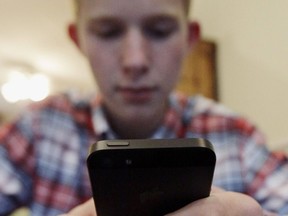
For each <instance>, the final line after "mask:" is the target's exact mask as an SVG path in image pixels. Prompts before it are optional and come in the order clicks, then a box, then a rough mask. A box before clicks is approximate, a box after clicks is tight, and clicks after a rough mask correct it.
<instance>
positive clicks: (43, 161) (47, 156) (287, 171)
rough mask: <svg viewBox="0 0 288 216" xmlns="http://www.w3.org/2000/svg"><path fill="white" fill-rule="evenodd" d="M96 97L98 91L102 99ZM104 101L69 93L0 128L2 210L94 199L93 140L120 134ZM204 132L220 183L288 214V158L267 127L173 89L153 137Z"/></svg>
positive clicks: (62, 206)
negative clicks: (265, 132)
mask: <svg viewBox="0 0 288 216" xmlns="http://www.w3.org/2000/svg"><path fill="white" fill-rule="evenodd" d="M94 98H95V97H94ZM116 137H117V136H116V135H115V134H114V133H113V131H111V129H110V127H109V125H108V123H107V121H106V119H105V117H104V115H103V111H102V108H101V100H99V99H94V101H92V102H91V101H89V102H85V101H80V100H79V101H76V100H75V99H71V97H68V96H67V95H62V96H57V97H51V98H50V99H48V100H46V101H44V102H42V103H40V104H36V105H33V106H32V107H31V109H29V110H28V111H26V112H25V113H23V115H21V117H20V118H19V119H18V120H17V121H15V122H14V123H12V124H9V125H7V126H5V127H3V128H2V129H1V131H0V206H1V207H0V215H7V214H9V213H10V212H12V211H13V210H14V209H16V208H18V207H20V206H27V207H29V208H30V210H31V215H37V216H39V215H41V216H43V215H53V216H54V215H57V214H60V213H63V212H67V211H68V210H69V209H71V208H72V207H74V206H75V205H77V204H79V203H81V202H83V201H85V200H87V199H88V198H90V197H91V188H90V183H89V178H88V174H87V170H86V157H87V151H88V148H89V146H90V144H92V143H94V142H96V141H97V140H99V139H103V138H109V139H113V138H116ZM180 137H181V138H183V137H202V138H206V139H208V140H210V141H211V142H212V144H213V145H214V148H215V151H216V155H217V166H216V170H215V175H214V185H216V186H219V187H222V188H224V189H226V190H233V191H237V192H243V193H246V194H249V195H250V196H252V197H254V198H255V199H256V200H258V201H259V203H261V205H262V206H263V208H265V209H268V210H271V211H274V212H278V213H279V214H284V213H286V214H287V213H288V162H287V158H286V157H285V156H284V155H283V154H280V153H278V154H276V153H270V152H268V151H267V149H266V147H265V145H264V143H265V140H264V139H263V136H262V135H261V134H260V133H259V131H258V130H257V129H256V128H255V127H254V126H253V125H252V124H251V123H249V122H248V121H246V120H245V119H244V118H242V117H239V116H237V115H236V114H235V113H233V112H231V111H229V110H228V109H227V108H225V107H224V106H222V105H220V104H217V103H215V102H213V101H211V100H208V99H205V98H203V97H200V96H197V97H192V98H186V97H184V96H180V95H176V94H173V95H171V97H170V107H169V109H168V111H167V113H166V117H165V120H164V122H163V125H162V126H161V127H160V128H159V129H158V130H157V131H156V132H155V134H154V135H153V137H152V138H180Z"/></svg>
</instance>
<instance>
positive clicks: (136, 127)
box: [105, 106, 167, 139]
mask: <svg viewBox="0 0 288 216" xmlns="http://www.w3.org/2000/svg"><path fill="white" fill-rule="evenodd" d="M166 109H167V106H165V107H162V109H161V110H159V111H158V112H155V113H152V114H151V115H149V117H147V116H146V117H145V118H140V119H139V118H135V117H134V118H123V117H121V116H115V115H112V114H111V113H109V111H107V110H105V112H106V115H107V118H108V122H109V124H110V126H111V128H112V130H113V131H114V132H115V133H116V134H117V135H118V136H119V138H120V139H146V138H149V137H151V136H152V135H153V134H154V133H155V131H156V130H157V129H158V128H159V127H160V126H161V124H162V123H163V119H164V116H165V111H166Z"/></svg>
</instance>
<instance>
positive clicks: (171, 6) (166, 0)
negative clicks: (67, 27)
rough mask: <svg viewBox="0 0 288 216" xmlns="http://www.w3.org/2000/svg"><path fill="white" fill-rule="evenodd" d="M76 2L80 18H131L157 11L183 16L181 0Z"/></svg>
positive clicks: (99, 0)
mask: <svg viewBox="0 0 288 216" xmlns="http://www.w3.org/2000/svg"><path fill="white" fill-rule="evenodd" d="M78 3H79V4H80V5H79V16H80V17H82V18H83V17H86V18H97V17H101V16H121V17H122V18H124V17H127V18H128V19H133V17H135V18H136V17H139V16H143V15H144V16H145V15H154V14H159V13H160V14H170V15H174V16H185V5H184V3H183V0H78Z"/></svg>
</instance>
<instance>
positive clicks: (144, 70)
mask: <svg viewBox="0 0 288 216" xmlns="http://www.w3.org/2000/svg"><path fill="white" fill-rule="evenodd" d="M187 27H188V24H187V15H186V14H185V10H184V6H183V1H182V0H137V1H134V0H82V1H81V7H80V11H79V16H78V23H77V33H78V35H77V37H78V38H77V39H76V40H77V43H78V46H79V48H80V49H81V51H82V52H83V54H84V55H85V56H86V57H87V58H88V60H89V62H90V64H91V67H92V70H93V73H94V75H95V77H96V80H97V83H98V86H99V90H100V91H101V93H102V95H103V98H104V102H105V105H106V106H107V108H108V110H109V111H110V112H114V113H118V114H121V115H124V116H126V117H128V118H129V117H133V116H134V117H135V116H137V117H139V118H141V116H142V117H143V118H145V116H149V115H150V116H151V112H153V111H155V112H156V111H157V110H158V111H159V110H163V109H161V107H162V108H163V106H164V105H165V103H166V101H167V97H168V95H169V93H170V92H171V90H172V89H173V88H174V86H175V83H176V82H177V79H178V75H179V71H180V68H181V64H182V59H183V57H184V55H185V53H186V51H187V49H188V48H189V45H190V44H189V32H188V28H187Z"/></svg>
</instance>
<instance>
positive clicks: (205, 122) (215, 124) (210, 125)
mask: <svg viewBox="0 0 288 216" xmlns="http://www.w3.org/2000/svg"><path fill="white" fill-rule="evenodd" d="M173 98H174V103H175V104H178V107H181V113H182V118H183V119H185V121H186V124H188V125H189V130H191V131H193V132H195V133H200V134H202V133H215V132H217V133H222V132H223V133H227V132H233V133H234V132H235V133H240V134H242V135H244V134H245V135H249V134H250V135H251V133H253V131H255V129H256V127H255V125H254V124H253V123H252V122H251V121H250V120H248V118H246V117H244V116H242V115H240V114H239V113H237V112H235V111H233V110H231V109H230V108H228V107H226V106H225V105H223V104H221V103H219V102H216V101H214V100H212V99H209V98H205V97H203V96H199V95H197V96H193V97H186V96H183V95H179V94H175V95H174V96H173ZM178 109H179V108H178ZM179 110H180V109H179Z"/></svg>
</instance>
